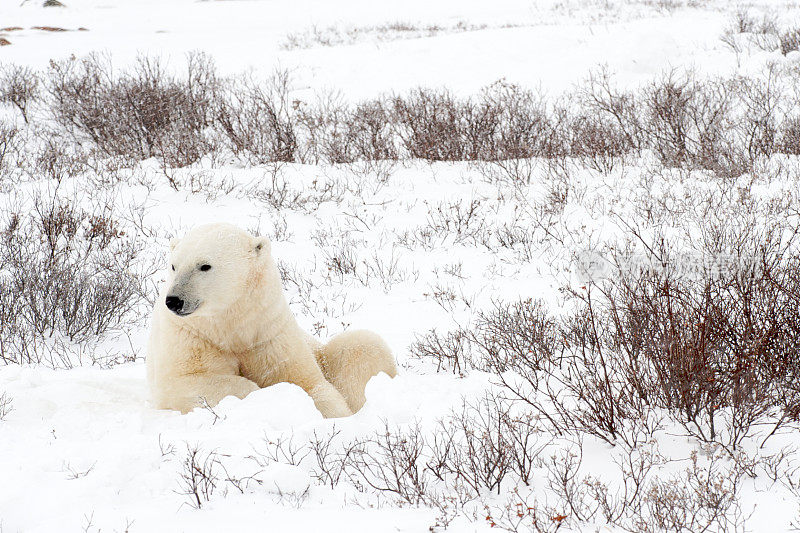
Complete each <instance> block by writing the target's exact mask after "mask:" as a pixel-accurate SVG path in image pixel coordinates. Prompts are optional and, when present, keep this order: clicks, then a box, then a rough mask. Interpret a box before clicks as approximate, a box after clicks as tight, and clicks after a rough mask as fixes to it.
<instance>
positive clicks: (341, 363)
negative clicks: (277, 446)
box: [147, 224, 397, 418]
mask: <svg viewBox="0 0 800 533" xmlns="http://www.w3.org/2000/svg"><path fill="white" fill-rule="evenodd" d="M171 248H172V253H171V262H170V263H171V264H170V267H171V268H170V270H169V276H168V279H167V281H166V283H165V285H164V287H163V289H162V290H161V293H160V296H159V298H158V301H157V302H156V304H155V308H154V310H153V321H152V329H151V331H150V339H149V342H148V349H147V378H148V383H149V385H150V391H151V397H152V402H153V405H154V406H155V407H157V408H160V409H175V410H178V411H181V412H182V413H186V412H188V411H190V410H191V409H193V408H194V407H197V406H198V405H201V404H202V402H204V401H205V402H207V403H208V404H209V405H212V406H213V405H216V404H217V403H218V402H219V401H220V400H221V399H222V398H224V397H225V396H229V395H233V396H238V397H239V398H244V397H245V396H247V394H249V393H251V392H253V391H254V390H257V389H259V388H261V387H268V386H270V385H273V384H275V383H280V382H290V383H294V384H296V385H299V386H300V387H302V388H303V389H304V390H305V391H306V392H307V393H308V394H309V395H310V396H311V398H312V399H313V400H314V404H315V405H316V407H317V409H319V410H320V412H321V413H322V415H323V416H325V417H328V418H331V417H343V416H348V415H351V414H353V413H354V412H356V411H358V410H359V409H360V408H361V407H362V406H363V405H364V401H365V398H364V387H365V386H366V384H367V381H368V380H369V379H370V378H371V377H372V376H374V375H376V374H378V373H379V372H385V373H386V374H388V375H389V376H391V377H394V376H395V375H396V374H397V369H396V367H395V362H394V358H393V357H392V354H391V352H390V350H389V348H388V347H387V345H386V343H385V342H384V341H383V340H382V339H381V338H380V337H379V336H377V335H376V334H374V333H371V332H369V331H349V332H345V333H342V334H340V335H338V336H336V337H334V338H333V339H332V340H331V341H330V342H328V343H327V344H325V345H323V344H321V343H320V342H318V341H317V340H316V339H314V338H313V337H312V336H311V335H309V334H308V333H306V332H305V331H303V330H302V329H300V326H299V325H298V324H297V321H296V320H295V317H294V315H292V312H291V311H290V310H289V305H288V303H287V301H286V297H285V296H284V293H283V288H282V286H281V278H280V274H279V272H278V268H277V265H276V264H275V262H274V261H273V259H272V256H271V254H270V242H269V240H268V239H267V238H264V237H253V236H251V235H250V234H248V233H247V232H246V231H244V230H242V229H240V228H237V227H236V226H233V225H230V224H209V225H205V226H200V227H198V228H196V229H194V230H193V231H191V232H189V233H188V234H187V235H186V236H185V237H184V238H183V239H181V240H179V241H178V240H173V241H172V243H171Z"/></svg>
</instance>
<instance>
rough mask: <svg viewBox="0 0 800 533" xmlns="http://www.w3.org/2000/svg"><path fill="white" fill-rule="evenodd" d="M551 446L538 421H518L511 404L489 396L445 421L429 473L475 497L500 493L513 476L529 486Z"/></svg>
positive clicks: (433, 444)
mask: <svg viewBox="0 0 800 533" xmlns="http://www.w3.org/2000/svg"><path fill="white" fill-rule="evenodd" d="M546 444H547V443H542V442H540V439H539V429H538V428H537V426H536V422H535V419H533V418H531V417H530V416H529V415H521V416H519V415H517V416H515V415H513V414H512V411H511V406H510V405H509V404H508V402H506V401H505V400H503V399H502V398H499V397H496V396H492V395H486V396H485V397H483V398H482V399H481V400H480V401H478V402H476V403H468V402H465V403H464V404H463V405H462V407H461V410H460V411H454V412H453V413H452V414H451V415H450V416H449V417H447V418H446V419H444V420H441V421H440V423H439V428H438V430H437V431H436V432H435V433H434V435H433V440H432V441H431V445H430V448H431V458H430V460H429V463H428V469H429V470H430V471H431V472H432V473H433V474H434V476H435V477H436V478H437V479H439V480H441V481H444V482H445V483H446V484H447V485H448V486H460V487H463V488H466V489H467V494H471V495H472V496H473V497H478V496H480V495H481V494H482V493H484V492H485V491H490V492H491V491H496V492H497V494H500V489H501V484H502V482H503V480H504V479H506V477H507V476H509V475H511V474H512V473H514V474H516V476H517V478H518V479H519V480H520V481H521V482H522V483H524V484H525V485H528V483H529V482H530V481H531V476H532V473H533V470H534V468H535V466H536V459H537V458H538V456H539V454H540V453H541V451H542V450H543V449H544V447H545V446H546Z"/></svg>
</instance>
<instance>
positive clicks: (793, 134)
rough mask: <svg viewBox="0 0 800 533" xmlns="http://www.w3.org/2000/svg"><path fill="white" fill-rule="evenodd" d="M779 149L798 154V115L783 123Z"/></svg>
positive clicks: (799, 125)
mask: <svg viewBox="0 0 800 533" xmlns="http://www.w3.org/2000/svg"><path fill="white" fill-rule="evenodd" d="M779 151H780V152H783V153H785V154H791V155H800V117H792V118H790V119H787V120H786V121H785V122H784V123H783V127H782V128H781V135H780V147H779Z"/></svg>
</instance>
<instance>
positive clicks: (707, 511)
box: [625, 451, 745, 533]
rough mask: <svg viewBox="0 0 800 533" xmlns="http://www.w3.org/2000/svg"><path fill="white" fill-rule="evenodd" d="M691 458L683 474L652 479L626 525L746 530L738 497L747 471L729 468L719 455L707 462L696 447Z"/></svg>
mask: <svg viewBox="0 0 800 533" xmlns="http://www.w3.org/2000/svg"><path fill="white" fill-rule="evenodd" d="M690 461H691V464H690V466H689V467H688V468H686V470H685V471H684V472H683V473H682V474H679V475H675V476H671V477H670V478H667V479H660V478H657V479H654V480H653V481H652V482H651V483H650V485H649V487H648V489H647V492H645V493H644V494H643V498H642V502H641V510H640V511H639V513H637V516H635V517H633V518H632V519H631V520H630V522H629V523H628V524H626V525H627V527H626V528H625V529H627V530H628V531H643V532H648V533H650V532H653V533H655V532H657V531H659V532H660V531H669V532H675V533H682V532H689V531H745V528H744V516H743V513H742V510H741V507H740V503H739V500H738V497H737V495H738V491H739V488H740V481H741V478H742V475H743V473H742V472H740V471H738V470H737V469H736V468H735V467H734V468H732V469H725V468H724V467H723V466H722V465H721V463H722V461H723V459H722V458H721V457H720V456H719V455H715V456H712V457H711V458H710V459H709V460H708V461H707V463H706V464H705V465H703V464H702V463H701V461H700V459H699V458H698V454H697V452H696V451H695V452H692V455H691V458H690Z"/></svg>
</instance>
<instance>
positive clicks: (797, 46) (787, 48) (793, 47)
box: [779, 27, 800, 55]
mask: <svg viewBox="0 0 800 533" xmlns="http://www.w3.org/2000/svg"><path fill="white" fill-rule="evenodd" d="M779 40H780V51H781V53H782V54H783V55H787V54H788V53H789V52H796V51H797V50H800V27H794V28H788V29H786V30H785V31H782V32H781V33H780V35H779Z"/></svg>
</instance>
